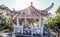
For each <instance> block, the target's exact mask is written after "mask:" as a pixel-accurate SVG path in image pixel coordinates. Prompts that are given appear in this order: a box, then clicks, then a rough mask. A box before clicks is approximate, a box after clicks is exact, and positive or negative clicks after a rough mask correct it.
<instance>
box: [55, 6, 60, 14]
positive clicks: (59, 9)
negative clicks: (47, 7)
mask: <svg viewBox="0 0 60 37" xmlns="http://www.w3.org/2000/svg"><path fill="white" fill-rule="evenodd" d="M56 13H58V14H60V6H59V7H58V9H57V11H56Z"/></svg>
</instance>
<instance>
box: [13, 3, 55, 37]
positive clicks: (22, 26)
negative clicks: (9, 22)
mask: <svg viewBox="0 0 60 37" xmlns="http://www.w3.org/2000/svg"><path fill="white" fill-rule="evenodd" d="M53 5H54V3H52V5H51V6H49V7H48V8H46V9H44V10H38V9H36V8H35V7H34V6H33V3H32V2H31V5H30V6H29V7H27V8H25V9H23V10H19V11H16V22H17V23H16V25H14V26H13V27H14V33H21V34H24V33H26V34H27V33H30V34H31V35H33V34H35V33H37V34H41V35H42V36H43V31H44V30H43V29H44V24H43V19H42V16H48V11H49V10H50V9H51V8H52V7H53Z"/></svg>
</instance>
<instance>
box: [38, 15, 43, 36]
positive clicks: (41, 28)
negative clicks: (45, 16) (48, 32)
mask: <svg viewBox="0 0 60 37" xmlns="http://www.w3.org/2000/svg"><path fill="white" fill-rule="evenodd" d="M39 27H40V32H41V36H43V28H44V25H43V20H42V15H39Z"/></svg>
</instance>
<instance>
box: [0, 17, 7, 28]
mask: <svg viewBox="0 0 60 37" xmlns="http://www.w3.org/2000/svg"><path fill="white" fill-rule="evenodd" d="M6 24H7V22H6V18H2V17H0V29H1V28H3V27H4V26H5V25H6Z"/></svg>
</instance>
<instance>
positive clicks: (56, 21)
mask: <svg viewBox="0 0 60 37" xmlns="http://www.w3.org/2000/svg"><path fill="white" fill-rule="evenodd" d="M59 24H60V17H59V16H56V17H55V18H53V19H52V21H50V22H48V25H47V26H48V27H53V26H57V25H59Z"/></svg>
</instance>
